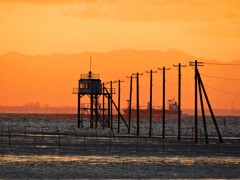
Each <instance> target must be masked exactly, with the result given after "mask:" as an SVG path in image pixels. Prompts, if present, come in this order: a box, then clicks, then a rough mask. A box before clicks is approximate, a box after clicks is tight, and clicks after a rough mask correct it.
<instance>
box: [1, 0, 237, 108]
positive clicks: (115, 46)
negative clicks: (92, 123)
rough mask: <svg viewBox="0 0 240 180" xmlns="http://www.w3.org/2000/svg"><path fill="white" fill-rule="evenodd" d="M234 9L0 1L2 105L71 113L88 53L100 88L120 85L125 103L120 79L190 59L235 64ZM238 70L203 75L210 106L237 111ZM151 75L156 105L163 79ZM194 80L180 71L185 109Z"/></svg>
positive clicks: (170, 2)
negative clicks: (62, 109) (68, 109)
mask: <svg viewBox="0 0 240 180" xmlns="http://www.w3.org/2000/svg"><path fill="white" fill-rule="evenodd" d="M239 9H240V0H0V22H1V23H0V40H1V43H0V77H1V78H0V85H1V88H0V105H24V104H25V103H29V102H40V103H41V104H43V105H44V104H49V105H54V106H62V105H64V106H68V105H71V106H76V105H77V104H76V96H74V95H72V88H73V87H77V82H78V79H79V77H80V74H81V73H86V72H88V70H89V59H90V54H91V53H92V54H93V59H94V63H93V69H94V72H95V73H100V74H101V78H102V81H103V82H106V81H110V80H113V81H114V80H118V78H121V79H122V80H124V81H125V82H126V83H125V85H124V86H125V87H123V88H122V89H124V91H125V92H123V94H124V95H123V99H124V100H123V101H124V102H125V101H126V100H127V98H128V81H129V80H128V79H126V76H129V75H131V73H132V72H137V71H140V72H145V71H146V70H150V68H153V69H158V67H162V66H166V65H167V66H168V67H170V66H171V67H172V64H173V63H174V64H176V63H178V62H180V61H181V62H182V63H184V64H186V65H188V62H189V61H190V60H195V57H196V58H197V59H201V57H203V58H205V59H201V60H207V61H208V60H218V61H220V62H230V61H232V60H240V53H239V52H240V10H239ZM130 48H132V49H130ZM172 48H174V49H172ZM133 49H136V51H135V50H133ZM169 49H170V50H169ZM176 49H177V50H176ZM118 50H120V51H118ZM144 50H149V51H144ZM150 50H157V51H150ZM178 50H179V51H178ZM13 51H17V52H19V53H22V54H25V55H26V56H23V55H22V54H18V53H16V52H13ZM9 52H12V53H9ZM81 52H87V53H82V54H78V53H81ZM96 52H97V53H96ZM105 52H106V53H105ZM6 53H8V54H6ZM56 53H57V54H56ZM58 53H60V54H62V55H59V54H58ZM4 54H5V55H4ZM1 55H2V56H1ZM32 55H34V56H32ZM35 55H36V56H35ZM37 55H38V56H37ZM235 62H236V63H239V61H235ZM238 67H239V66H234V67H233V66H231V67H229V66H228V67H226V66H222V67H219V66H218V67H217V66H207V65H206V66H204V68H202V69H201V72H203V74H205V75H208V76H205V77H204V82H206V84H207V85H208V86H211V87H213V88H212V89H211V88H208V89H207V90H208V92H209V93H210V97H211V98H212V101H213V105H214V107H216V108H232V107H234V108H240V98H239V97H240V95H239V87H240V85H239V83H240V81H239V79H238V80H236V78H238V77H239V76H240V75H239V73H240V72H239V71H238ZM172 69H173V70H171V71H170V72H168V78H169V79H168V81H167V83H168V84H167V88H168V94H167V99H169V98H173V97H175V98H177V71H176V69H174V68H172ZM223 72H224V74H223ZM209 75H210V76H217V77H220V78H218V79H216V78H215V79H214V78H213V77H209ZM155 76H156V81H157V83H155V89H156V90H155V93H156V94H157V93H158V94H157V95H156V96H155V97H156V98H155V99H156V103H158V105H159V104H160V100H161V94H160V93H159V92H160V89H161V80H162V79H161V78H162V76H161V72H160V73H158V75H155ZM193 77H194V72H193V70H192V68H191V67H188V68H186V70H185V71H183V86H184V87H183V96H185V97H188V98H189V99H186V100H185V102H183V107H186V108H189V107H190V108H193V106H192V105H193V101H194V98H193V95H194V91H193V90H194V89H193V87H194V86H193V85H194V82H193ZM221 77H223V78H230V79H235V81H232V80H231V81H230V80H228V79H221ZM184 78H185V79H184ZM148 81H149V77H148V75H147V76H143V77H141V83H142V85H141V86H142V87H141V89H142V90H141V92H142V93H143V95H142V97H143V101H142V102H143V104H144V105H146V104H147V101H148V97H147V96H146V94H148V91H149V88H148V87H149V86H148ZM184 83H185V84H184ZM115 86H116V84H115ZM143 86H144V87H143ZM144 88H145V89H144ZM214 88H215V89H214ZM16 89H17V90H16ZM218 90H220V91H218ZM224 91H225V92H230V93H225V94H224ZM219 97H221V98H219ZM125 106H126V105H125Z"/></svg>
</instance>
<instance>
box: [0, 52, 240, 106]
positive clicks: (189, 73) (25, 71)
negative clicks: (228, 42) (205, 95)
mask: <svg viewBox="0 0 240 180" xmlns="http://www.w3.org/2000/svg"><path fill="white" fill-rule="evenodd" d="M90 57H91V59H92V71H93V73H97V74H98V73H99V74H100V78H101V80H102V82H109V81H116V80H118V79H121V80H124V81H125V82H124V83H123V86H122V90H123V92H122V93H123V96H122V99H123V100H122V102H123V103H124V105H123V106H126V104H125V101H126V100H127V99H128V98H129V97H128V91H129V90H128V88H129V80H128V79H127V78H126V76H130V75H131V74H132V73H136V72H139V73H144V74H145V75H144V76H141V77H140V83H141V84H140V88H141V90H140V93H142V94H143V95H141V97H142V100H141V104H142V105H143V106H144V105H146V104H147V102H148V89H149V76H148V75H146V73H145V72H146V71H149V70H151V69H152V70H157V69H158V68H162V67H163V66H165V67H166V68H171V71H169V72H167V82H166V83H167V99H170V98H173V97H175V98H177V69H176V68H174V67H173V64H178V63H182V64H184V65H187V66H188V64H189V61H194V60H196V59H197V60H199V61H203V62H206V63H222V62H220V61H216V60H208V59H206V58H198V57H196V56H193V55H188V54H186V53H184V52H182V51H179V50H177V49H174V48H171V49H169V50H167V51H160V50H135V49H131V48H127V49H120V50H114V51H110V52H82V53H75V54H60V53H52V54H49V55H25V54H22V53H19V52H16V51H14V52H9V53H6V54H3V55H0V77H1V78H0V84H1V88H0V105H3V106H15V105H24V104H25V103H26V102H35V101H38V102H40V103H41V104H50V105H51V106H76V96H74V95H72V88H73V87H77V82H78V79H79V77H80V74H82V73H88V71H89V69H90V64H89V62H90ZM227 63H235V64H239V63H240V60H234V61H229V62H227ZM238 67H239V66H238ZM238 67H232V66H231V67H230V66H228V67H226V66H210V65H205V66H204V67H201V68H200V71H201V72H202V73H203V74H207V75H211V76H217V77H228V78H236V77H239V76H240V71H239V70H238ZM193 77H194V72H193V69H192V68H191V67H187V68H183V70H182V78H183V90H182V93H183V97H189V100H186V101H184V100H183V107H185V108H193V107H192V104H193V84H194V82H193V80H194V78H193ZM203 80H204V82H206V84H207V85H209V86H212V87H214V88H217V89H222V90H224V91H229V92H232V93H235V94H238V88H239V86H238V84H237V83H235V82H231V81H219V79H210V78H209V77H203ZM161 81H162V77H161V71H158V73H157V74H156V75H154V93H155V95H154V97H155V104H157V105H161ZM134 83H135V82H134ZM116 85H117V84H115V85H114V86H115V88H116ZM134 87H135V85H134ZM134 92H135V90H134ZM209 95H210V97H211V98H212V101H213V102H214V103H215V104H214V105H215V106H216V107H217V108H219V109H223V108H229V107H230V106H231V105H232V103H233V104H234V106H236V107H238V108H240V100H238V99H237V98H236V97H234V96H230V95H229V94H221V93H220V92H217V91H214V90H212V89H209ZM219 96H221V98H222V99H220V98H219Z"/></svg>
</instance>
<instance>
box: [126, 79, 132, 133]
mask: <svg viewBox="0 0 240 180" xmlns="http://www.w3.org/2000/svg"><path fill="white" fill-rule="evenodd" d="M127 78H130V93H129V96H130V97H129V107H128V108H129V111H128V134H129V133H130V127H131V117H132V79H133V77H132V76H130V77H128V76H127Z"/></svg>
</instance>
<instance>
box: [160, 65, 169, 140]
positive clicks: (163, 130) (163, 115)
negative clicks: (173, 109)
mask: <svg viewBox="0 0 240 180" xmlns="http://www.w3.org/2000/svg"><path fill="white" fill-rule="evenodd" d="M158 70H162V71H163V97H162V98H163V99H162V106H163V107H162V108H163V110H162V123H163V125H162V138H163V139H164V138H165V82H166V77H165V71H166V70H170V68H167V69H166V68H165V67H164V66H163V68H162V69H161V68H158Z"/></svg>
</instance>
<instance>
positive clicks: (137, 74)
mask: <svg viewBox="0 0 240 180" xmlns="http://www.w3.org/2000/svg"><path fill="white" fill-rule="evenodd" d="M132 75H136V86H137V88H136V89H137V95H136V97H137V98H136V100H137V135H139V128H140V127H139V75H143V74H139V73H136V74H134V73H133V74H132Z"/></svg>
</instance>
